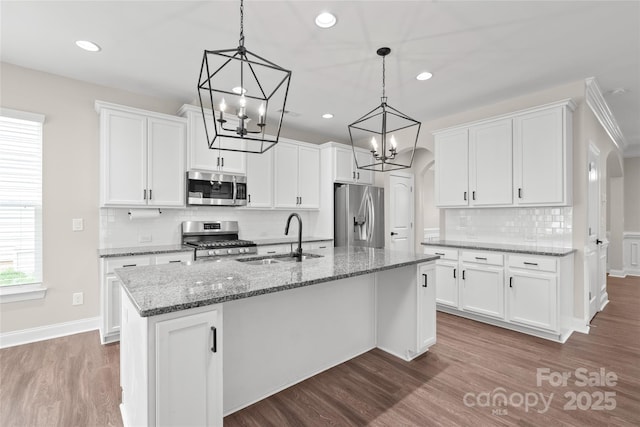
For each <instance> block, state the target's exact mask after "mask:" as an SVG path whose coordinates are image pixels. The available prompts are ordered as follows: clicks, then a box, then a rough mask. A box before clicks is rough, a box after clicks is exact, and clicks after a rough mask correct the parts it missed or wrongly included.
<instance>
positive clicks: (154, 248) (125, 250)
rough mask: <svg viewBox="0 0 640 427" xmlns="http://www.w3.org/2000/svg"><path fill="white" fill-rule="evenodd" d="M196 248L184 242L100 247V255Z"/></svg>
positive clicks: (143, 253)
mask: <svg viewBox="0 0 640 427" xmlns="http://www.w3.org/2000/svg"><path fill="white" fill-rule="evenodd" d="M193 251H194V249H193V248H192V247H189V246H184V245H182V244H180V243H179V244H175V245H155V246H132V247H125V248H104V249H98V257H100V258H110V257H118V256H135V255H154V254H166V253H171V252H193Z"/></svg>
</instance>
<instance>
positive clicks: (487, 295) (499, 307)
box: [461, 264, 504, 319]
mask: <svg viewBox="0 0 640 427" xmlns="http://www.w3.org/2000/svg"><path fill="white" fill-rule="evenodd" d="M461 279H462V309H463V310H465V311H470V312H474V313H478V314H484V315H486V316H491V317H496V318H499V319H504V269H503V268H502V267H487V266H476V265H471V264H463V265H462V275H461Z"/></svg>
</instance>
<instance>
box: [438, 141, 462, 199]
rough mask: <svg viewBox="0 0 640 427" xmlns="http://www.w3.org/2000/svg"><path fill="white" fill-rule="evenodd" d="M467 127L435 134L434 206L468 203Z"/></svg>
mask: <svg viewBox="0 0 640 427" xmlns="http://www.w3.org/2000/svg"><path fill="white" fill-rule="evenodd" d="M468 142H469V141H468V132H467V129H463V130H458V131H453V132H450V133H446V134H440V135H436V136H435V150H436V152H435V168H436V173H435V193H436V206H467V205H468V204H469V201H468V200H469V197H468V192H469V147H468Z"/></svg>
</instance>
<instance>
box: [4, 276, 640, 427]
mask: <svg viewBox="0 0 640 427" xmlns="http://www.w3.org/2000/svg"><path fill="white" fill-rule="evenodd" d="M608 283H609V296H610V299H611V302H610V303H609V305H608V306H607V307H606V309H605V310H604V311H603V312H601V313H599V314H598V315H597V316H596V317H595V318H594V320H593V321H592V328H591V333H590V334H589V335H584V334H579V333H575V334H573V336H572V337H571V338H570V339H569V341H568V342H567V343H566V344H564V345H561V344H556V343H553V342H549V341H546V340H543V339H539V338H535V337H531V336H528V335H524V334H520V333H517V332H511V331H507V330H504V329H500V328H497V327H493V326H489V325H485V324H481V323H477V322H473V321H470V320H466V319H462V318H459V317H455V316H451V315H447V314H444V313H438V343H437V344H436V345H435V346H434V347H433V348H432V350H431V351H429V352H428V353H427V354H425V355H423V356H421V357H419V358H418V359H417V360H415V361H413V362H409V363H407V362H403V361H401V360H399V359H397V358H395V357H393V356H390V355H387V354H386V353H384V352H383V351H380V350H372V351H370V352H368V353H366V354H364V355H362V356H360V357H357V358H355V359H353V360H351V361H349V362H346V363H344V364H342V365H339V366H337V367H335V368H333V369H330V370H329V371H326V372H324V373H322V374H320V375H317V376H315V377H313V378H311V379H309V380H306V381H304V382H302V383H300V384H297V385H295V386H293V387H290V388H288V389H286V390H284V391H282V392H280V393H278V394H276V395H274V396H271V397H270V398H268V399H265V400H263V401H260V402H258V403H256V404H254V405H252V406H249V407H248V408H245V409H243V410H241V411H238V412H236V413H234V414H231V415H229V416H228V417H226V418H225V420H224V421H225V427H229V426H231V427H234V426H278V427H280V426H327V425H331V426H394V427H395V426H432V425H433V426H455V425H460V426H489V425H495V426H540V425H545V426H604V425H611V426H639V425H640V310H639V309H638V307H640V278H638V277H628V278H626V279H617V278H609V279H608ZM118 351H119V350H118V345H117V344H115V345H108V346H100V344H99V340H98V336H97V333H96V332H91V333H86V334H79V335H75V336H71V337H65V338H59V339H55V340H50V341H45V342H41V343H34V344H29V345H25V346H19V347H13V348H8V349H4V350H0V425H2V426H45V425H46V426H48V425H56V426H120V425H122V424H121V423H122V422H121V419H120V415H119V412H118V399H119V387H118V383H119V378H118V375H119V373H118V371H119V366H118ZM537 368H543V369H544V368H548V370H549V372H550V373H554V372H571V374H572V376H571V377H570V378H569V379H568V381H567V385H566V386H557V387H554V386H553V385H552V384H550V383H549V381H543V384H542V385H541V386H540V387H538V386H537V384H536V379H537ZM578 368H584V369H585V372H589V373H590V372H598V371H599V370H600V369H601V368H604V369H605V371H606V372H614V373H615V374H616V375H617V377H618V380H617V383H616V385H615V386H603V387H598V386H583V387H580V386H579V385H577V384H576V376H575V375H576V374H575V371H576V369H578ZM500 388H502V389H500ZM499 392H502V393H504V395H506V396H507V398H508V399H510V400H508V402H507V405H506V406H500V405H499V403H500V401H495V402H493V403H495V405H493V404H492V400H493V398H495V397H496V396H497V395H498V394H499ZM604 392H609V393H615V395H611V396H609V397H608V399H609V400H611V399H612V401H610V402H608V403H609V405H612V404H613V403H615V409H612V410H604V409H603V410H595V409H580V407H582V408H588V407H590V405H592V404H593V405H596V407H597V406H602V405H605V404H606V403H607V401H600V397H602V396H604ZM571 393H575V395H576V397H578V400H577V402H576V405H575V408H576V409H568V408H565V405H569V406H570V407H571V406H572V405H571V403H572V402H571V400H570V398H569V397H568V396H570V394H571ZM540 394H542V396H544V399H545V400H546V401H549V399H550V405H549V408H548V409H547V410H546V411H545V406H544V404H543V402H542V401H541V397H540ZM465 396H466V400H465ZM520 397H522V399H523V400H525V401H526V399H529V402H530V406H529V408H528V410H527V409H526V408H525V406H524V403H522V404H521V400H520ZM534 397H535V398H536V399H537V402H534ZM487 398H489V401H488V402H487ZM465 401H466V402H467V403H468V404H469V405H470V404H475V406H473V407H471V406H469V405H467V404H465ZM485 403H487V404H486V405H485ZM534 403H535V404H534Z"/></svg>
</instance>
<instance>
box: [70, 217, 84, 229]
mask: <svg viewBox="0 0 640 427" xmlns="http://www.w3.org/2000/svg"><path fill="white" fill-rule="evenodd" d="M71 229H72V230H73V231H82V230H84V220H83V219H82V218H74V219H73V220H72V221H71Z"/></svg>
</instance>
